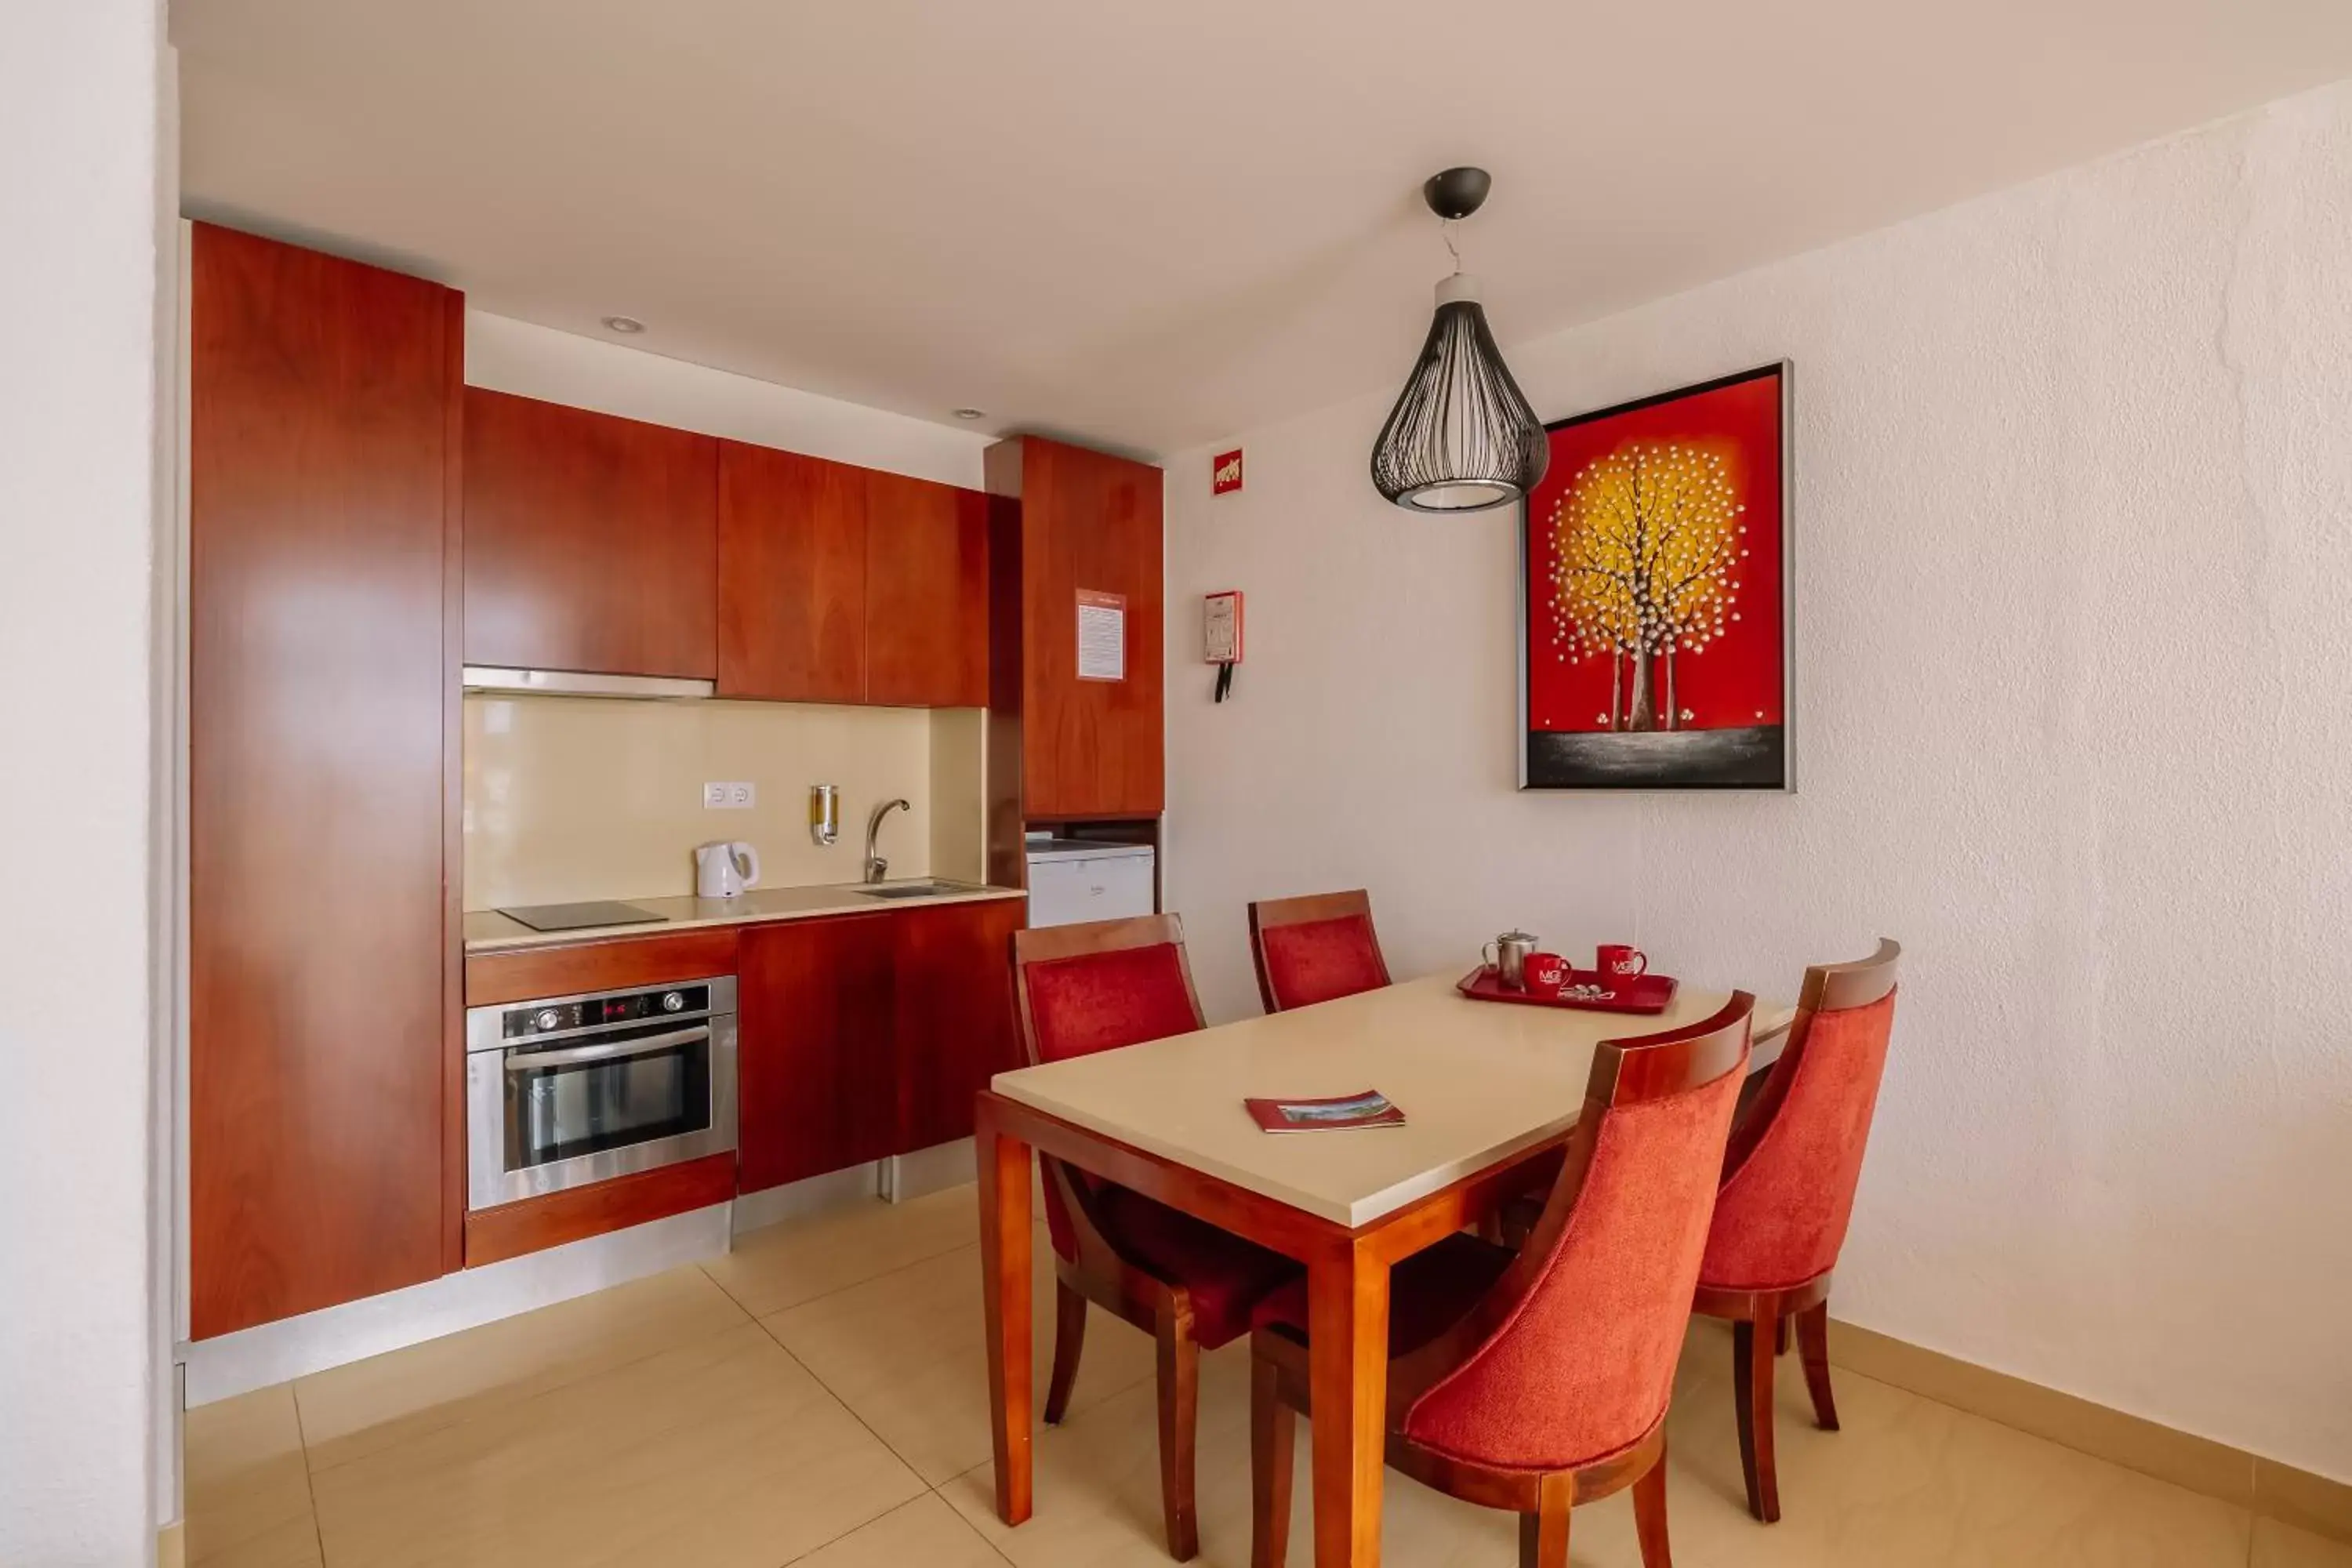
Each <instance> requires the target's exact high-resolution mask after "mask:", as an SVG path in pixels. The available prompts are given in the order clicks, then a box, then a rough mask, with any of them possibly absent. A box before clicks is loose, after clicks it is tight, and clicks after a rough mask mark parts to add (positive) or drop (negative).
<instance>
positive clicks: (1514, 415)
mask: <svg viewBox="0 0 2352 1568" xmlns="http://www.w3.org/2000/svg"><path fill="white" fill-rule="evenodd" d="M1492 183H1493V182H1492V181H1491V180H1490V179H1489V178H1488V177H1487V174H1486V170H1484V169H1448V170H1446V171H1445V172H1444V174H1436V175H1433V176H1432V177H1431V178H1430V180H1429V183H1428V184H1424V185H1423V186H1422V187H1421V194H1422V198H1423V200H1424V201H1426V202H1428V203H1429V208H1430V210H1431V211H1432V212H1433V213H1435V214H1436V215H1437V216H1438V217H1439V218H1441V219H1442V220H1444V222H1446V223H1449V224H1450V223H1454V222H1457V221H1459V220H1460V219H1462V218H1465V217H1468V216H1470V215H1471V214H1472V213H1475V212H1476V211H1477V210H1478V208H1479V205H1480V204H1482V203H1484V202H1485V201H1486V191H1487V187H1488V186H1489V185H1490V184H1492ZM1446 244H1447V246H1448V247H1451V246H1452V245H1453V238H1452V237H1451V234H1450V232H1449V234H1448V237H1447V239H1446ZM1455 261H1456V270H1455V271H1454V276H1452V277H1451V278H1448V279H1445V280H1444V281H1443V282H1441V283H1439V284H1438V286H1437V315H1436V317H1435V319H1434V320H1433V321H1431V322H1430V323H1429V341H1428V342H1424V343H1423V344H1422V345H1421V358H1420V359H1419V360H1418V361H1417V362H1416V363H1414V365H1413V367H1412V375H1410V376H1408V377H1407V378H1406V379H1405V384H1404V391H1403V392H1402V394H1401V395H1399V396H1398V398H1397V400H1396V406H1395V407H1394V408H1392V409H1391V410H1389V420H1388V423H1387V424H1386V425H1383V426H1381V437H1380V439H1379V440H1377V441H1375V442H1373V443H1372V483H1373V485H1374V486H1376V487H1377V488H1378V489H1379V490H1380V492H1381V494H1382V495H1383V496H1386V497H1387V498H1388V499H1389V500H1392V501H1394V502H1396V503H1397V504H1398V505H1399V506H1402V507H1410V508H1412V510H1415V511H1434V512H1466V511H1485V510H1486V509H1488V508H1489V507H1497V506H1508V505H1509V504H1510V503H1511V502H1513V501H1516V500H1519V499H1520V498H1521V497H1523V496H1525V495H1526V494H1527V493H1528V491H1529V490H1530V489H1534V488H1535V485H1536V481H1537V480H1538V479H1542V478H1543V472H1544V466H1545V464H1547V463H1548V462H1549V461H1550V458H1551V444H1550V442H1549V440H1547V439H1546V437H1545V436H1544V427H1543V422H1542V421H1541V420H1539V419H1538V418H1537V417H1536V413H1535V410H1534V409H1532V408H1530V407H1528V400H1527V397H1526V395H1524V394H1523V393H1521V392H1520V391H1519V384H1518V383H1517V382H1515V381H1513V380H1512V379H1511V373H1510V369H1509V367H1507V365H1505V364H1504V363H1503V355H1502V353H1501V351H1500V350H1498V349H1496V347H1495V334H1494V333H1493V332H1491V331H1488V330H1487V327H1486V310H1485V309H1484V308H1483V307H1482V306H1481V305H1480V304H1479V302H1478V280H1477V279H1475V278H1473V277H1471V276H1469V275H1468V274H1467V273H1465V272H1463V271H1461V270H1460V269H1459V264H1460V258H1459V256H1458V255H1457V257H1456V258H1455Z"/></svg>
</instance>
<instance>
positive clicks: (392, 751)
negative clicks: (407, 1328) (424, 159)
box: [188, 224, 464, 1339]
mask: <svg viewBox="0 0 2352 1568" xmlns="http://www.w3.org/2000/svg"><path fill="white" fill-rule="evenodd" d="M193 243H194V255H193V258H192V268H193V270H192V293H191V300H190V312H191V330H192V342H191V362H190V366H189V375H190V384H189V405H188V420H189V441H190V446H189V456H188V463H189V517H188V533H189V593H190V604H189V625H188V637H189V647H188V681H189V691H188V720H189V736H190V744H189V799H188V813H189V816H188V859H189V865H188V878H189V902H190V917H189V925H188V949H189V951H188V961H189V974H188V984H189V1019H188V1025H189V1061H188V1117H189V1127H188V1158H189V1184H190V1193H189V1206H190V1213H189V1224H190V1236H189V1264H190V1272H191V1302H190V1309H191V1318H192V1324H191V1326H192V1330H193V1332H194V1335H195V1337H196V1338H198V1339H207V1338H211V1337H212V1336H215V1335H217V1334H224V1333H227V1332H230V1331H235V1330H238V1329H244V1328H249V1327H252V1326H253V1325H255V1324H257V1323H265V1322H269V1321H274V1320H276V1319H280V1318H285V1317H289V1316H292V1315H293V1314H296V1313H299V1312H305V1311H310V1310H313V1309H316V1308H320V1307H325V1306H330V1305H332V1304H334V1303H337V1302H341V1301H348V1300H354V1299H356V1298H359V1297H362V1296H371V1295H374V1294H376V1293H378V1292H380V1291H384V1290H391V1289H396V1288H398V1287H401V1286H404V1285H414V1284H416V1283H418V1282H419V1281H422V1280H425V1279H433V1278H434V1277H436V1275H439V1274H440V1273H442V1272H443V1271H444V1270H445V1269H446V1268H454V1267H456V1265H457V1260H458V1258H459V1257H460V1256H461V1247H462V1233H461V1229H460V1226H461V1223H462V1218H463V1213H464V1193H463V1187H462V1181H463V1171H462V1162H461V1161H445V1160H444V1157H443V1156H444V1152H445V1144H444V1140H445V1138H446V1137H447V1136H449V1129H450V1126H451V1118H452V1117H453V1116H454V1114H455V1106H456V1103H457V1102H456V1100H455V1099H454V1097H453V1096H454V1091H453V1079H454V1078H455V1075H456V1073H457V1071H458V1070H461V1067H462V1064H459V1063H457V1059H456V1057H455V1053H454V1052H453V1051H452V1050H450V1049H448V1048H447V1047H448V1045H449V1042H451V1041H453V1040H454V1039H455V1038H456V1034H455V1031H456V1028H457V1009H458V1007H459V1005H460V997H461V994H462V992H461V986H462V973H461V970H460V967H459V961H458V944H457V938H458V914H457V865H458V863H459V856H458V852H457V811H458V803H457V778H458V774H457V768H456V766H455V765H454V764H455V758H456V750H455V748H456V747H457V712H458V710H457V702H458V697H457V658H458V648H457V637H456V633H457V617H456V606H457V595H458V587H459V584H458V577H457V565H458V534H457V531H458V522H459V510H458V506H457V486H458V482H459V458H460V453H459V444H460V437H459V423H458V421H459V415H460V409H461V395H460V385H461V375H462V369H463V356H464V319H463V299H462V297H461V296H460V295H458V294H457V293H454V292H452V291H451V290H449V289H444V288H441V287H439V286H437V285H436V284H432V283H427V282H423V281H421V280H419V279H414V278H404V277H400V276H398V275H396V274H394V273H391V272H385V271H382V270H380V269H378V268H373V267H362V266H360V265H358V264H357V263H354V262H350V261H343V260H339V259H336V258H331V257H326V256H320V255H318V254H315V253H313V252H310V251H306V250H300V249H297V248H295V247H290V246H286V245H280V244H278V243H276V242H274V241H270V240H267V239H260V238H257V237H252V236H249V235H244V234H238V233H236V232H233V231H231V230H227V229H223V228H217V227H215V226H210V225H206V224H198V225H196V226H195V229H194V242H193ZM460 1147H462V1145H460ZM452 1170H455V1171H456V1172H457V1176H456V1178H455V1183H454V1184H453V1181H452V1179H451V1177H450V1174H449V1173H450V1172H451V1171H452Z"/></svg>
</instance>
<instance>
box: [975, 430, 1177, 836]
mask: <svg viewBox="0 0 2352 1568" xmlns="http://www.w3.org/2000/svg"><path fill="white" fill-rule="evenodd" d="M1162 477H1163V476H1162V475H1161V472H1160V469H1158V468H1153V467H1151V466H1150V464H1148V463H1138V462H1133V461H1130V460H1129V459H1128V458H1115V457H1112V456H1110V455H1109V454H1108V453H1106V452H1094V451H1089V450H1087V449H1086V448H1085V447H1071V446H1066V445H1064V444H1063V443H1061V442H1059V441H1048V440H1045V439H1043V438H1041V437H1034V436H1024V437H1017V438H1015V439H1013V440H1010V441H1002V442H999V443H998V444H997V445H995V446H993V447H990V448H989V450H988V488H989V492H990V494H991V495H992V497H995V498H998V500H997V505H996V507H995V508H994V510H992V525H991V526H992V531H991V535H990V540H989V550H990V570H991V572H992V574H993V576H994V579H995V582H994V587H993V590H992V599H993V610H994V614H995V615H996V616H997V617H998V626H999V636H998V638H997V659H996V666H995V669H994V672H993V676H992V681H993V686H992V699H993V700H992V702H991V704H990V707H991V709H992V711H993V712H994V713H995V714H996V715H997V716H998V717H997V720H996V721H995V722H999V723H1002V724H1004V725H1006V726H1008V727H1009V726H1011V725H1013V723H1015V722H1016V721H1017V726H1018V734H1017V736H1013V735H1009V734H1003V733H1001V732H1000V733H999V734H998V735H997V736H996V737H994V738H992V741H991V742H990V752H991V755H992V756H1006V757H1011V756H1015V755H1017V756H1018V757H1020V759H1021V778H1020V781H1019V794H1020V802H1021V810H1020V813H1019V814H1018V815H1019V816H1020V817H1021V818H1022V819H1023V820H1025V821H1030V822H1047V821H1069V820H1073V819H1077V818H1087V817H1095V818H1106V817H1148V816H1158V815H1159V814H1160V810H1161V808H1162V805H1163V803H1164V800H1165V793H1166V790H1165V784H1164V742H1163V739H1162V718H1161V675H1162V665H1163V660H1164V647H1163V643H1162V632H1161V616H1162V606H1161V593H1162V584H1161V559H1160V504H1161V480H1162ZM1081 600H1084V601H1086V602H1087V603H1088V604H1089V605H1094V606H1097V608H1098V609H1100V610H1102V611H1105V612H1108V611H1112V610H1115V611H1116V612H1117V620H1116V622H1115V623H1114V622H1112V621H1110V620H1109V619H1108V616H1107V615H1106V616H1104V617H1103V618H1102V619H1101V620H1100V621H1099V622H1098V625H1099V626H1101V627H1102V628H1104V629H1105V630H1106V631H1107V632H1108V629H1109V628H1110V627H1112V626H1115V627H1116V630H1115V635H1116V637H1117V646H1116V648H1115V649H1114V648H1111V647H1108V646H1106V645H1105V644H1102V643H1097V645H1096V647H1097V658H1100V659H1103V660H1104V661H1105V662H1104V663H1101V664H1097V666H1096V667H1095V668H1089V669H1087V670H1085V671H1081V669H1080V668H1079V664H1078V606H1079V604H1080V601H1081ZM1016 616H1017V623H1015V622H1014V617H1016ZM1013 624H1017V625H1018V626H1019V628H1020V631H1019V636H1018V637H1017V638H1016V637H1014V636H1013V632H1012V630H1011V626H1012V625H1013ZM1001 793H1002V792H1001V791H1000V790H999V789H998V787H997V786H996V785H994V784H992V786H991V794H992V797H995V796H998V795H1001ZM992 831H993V830H992ZM998 874H1000V875H1003V874H1004V870H1003V868H999V872H998Z"/></svg>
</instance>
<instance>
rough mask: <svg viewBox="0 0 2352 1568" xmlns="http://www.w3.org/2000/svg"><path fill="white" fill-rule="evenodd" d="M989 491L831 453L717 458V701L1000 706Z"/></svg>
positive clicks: (740, 449) (722, 454)
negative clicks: (991, 697) (994, 702)
mask: <svg viewBox="0 0 2352 1568" xmlns="http://www.w3.org/2000/svg"><path fill="white" fill-rule="evenodd" d="M987 504H988V503H987V498H986V497H984V496H982V495H980V494H979V493H977V492H975V491H971V490H960V489H955V488H954V487H953V486H951V485H941V484H934V483H932V482H930V481H929V480H927V479H908V478H907V477H906V476H904V475H900V474H886V473H879V472H877V471H875V470H873V469H870V468H854V467H852V466H850V465H849V464H846V463H833V462H827V461H826V460H824V458H809V457H803V456H802V455H800V454H798V453H795V452H779V451H773V450H771V449H770V448H768V447H750V446H744V445H741V444H740V443H737V442H732V441H729V442H723V443H721V444H720V447H719V695H720V696H721V697H754V698H769V699H772V700H783V701H794V702H872V703H880V704H889V705H895V706H898V707H907V708H977V707H981V706H982V705H984V704H985V703H986V702H987V700H988V520H987Z"/></svg>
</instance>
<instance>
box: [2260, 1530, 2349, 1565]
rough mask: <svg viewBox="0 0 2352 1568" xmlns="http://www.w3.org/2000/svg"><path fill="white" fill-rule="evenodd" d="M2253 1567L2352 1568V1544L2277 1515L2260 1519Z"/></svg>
mask: <svg viewBox="0 0 2352 1568" xmlns="http://www.w3.org/2000/svg"><path fill="white" fill-rule="evenodd" d="M2252 1568H2352V1544H2347V1543H2346V1542H2341V1541H2330V1540H2328V1539H2327V1538H2326V1536H2324V1535H2314V1534H2312V1533H2311V1531H2307V1530H2297V1529H2296V1528H2295V1527H2294V1526H2293V1525H2291V1524H2281V1523H2280V1522H2279V1521H2277V1520H2274V1519H2258V1520H2256V1521H2254V1556H2253V1563H2252Z"/></svg>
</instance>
